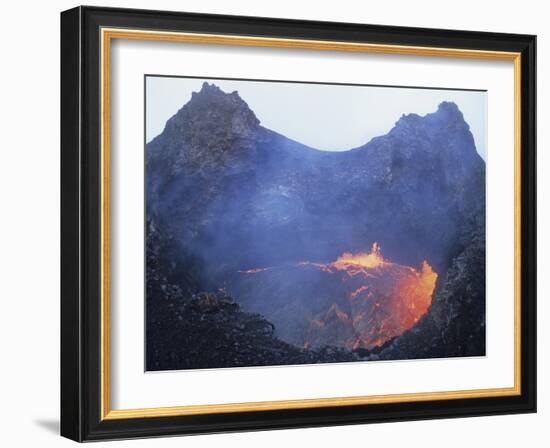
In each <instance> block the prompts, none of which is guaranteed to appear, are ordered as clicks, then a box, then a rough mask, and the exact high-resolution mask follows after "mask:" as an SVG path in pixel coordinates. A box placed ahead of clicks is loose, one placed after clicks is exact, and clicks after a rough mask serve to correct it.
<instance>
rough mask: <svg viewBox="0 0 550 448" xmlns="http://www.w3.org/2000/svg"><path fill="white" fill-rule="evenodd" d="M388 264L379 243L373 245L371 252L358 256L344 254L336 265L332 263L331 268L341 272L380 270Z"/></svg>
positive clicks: (361, 253) (358, 254)
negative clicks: (379, 268)
mask: <svg viewBox="0 0 550 448" xmlns="http://www.w3.org/2000/svg"><path fill="white" fill-rule="evenodd" d="M386 264H387V261H386V260H384V257H382V255H381V254H380V246H379V245H378V243H373V245H372V249H371V251H370V252H368V253H365V252H359V253H357V254H352V253H349V252H344V253H343V254H342V255H341V256H339V257H338V258H337V259H336V261H335V262H334V263H331V264H330V266H332V267H334V268H335V269H338V270H340V271H348V270H353V269H354V268H357V269H362V268H367V269H372V268H378V267H380V266H384V265H386Z"/></svg>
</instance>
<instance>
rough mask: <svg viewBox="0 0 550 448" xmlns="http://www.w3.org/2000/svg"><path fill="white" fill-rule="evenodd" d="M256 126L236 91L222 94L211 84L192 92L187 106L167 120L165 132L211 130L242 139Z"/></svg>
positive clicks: (222, 92) (253, 115) (252, 115)
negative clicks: (238, 136) (212, 128)
mask: <svg viewBox="0 0 550 448" xmlns="http://www.w3.org/2000/svg"><path fill="white" fill-rule="evenodd" d="M259 124H260V120H258V118H257V117H256V115H255V114H254V112H253V111H252V110H251V109H250V107H248V104H247V103H246V102H245V101H244V100H243V99H242V98H241V97H240V95H239V93H238V92H237V91H234V92H232V93H225V92H224V91H223V90H222V89H220V88H219V87H218V86H217V85H215V84H214V83H212V84H210V83H208V82H204V83H203V84H202V87H201V90H200V91H198V92H193V93H192V95H191V99H190V100H189V102H188V103H187V104H185V105H184V106H183V107H182V108H181V109H180V110H179V111H178V112H177V113H176V114H175V115H174V116H173V117H172V118H170V120H168V123H167V126H166V129H167V130H168V131H173V130H180V131H182V130H183V131H185V132H197V131H199V130H200V129H205V128H207V127H209V126H215V127H217V128H218V129H226V130H227V131H231V132H232V133H234V134H236V135H242V136H244V135H246V134H247V133H248V131H250V130H253V129H256V128H257V127H258V126H259Z"/></svg>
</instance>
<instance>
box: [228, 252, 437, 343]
mask: <svg viewBox="0 0 550 448" xmlns="http://www.w3.org/2000/svg"><path fill="white" fill-rule="evenodd" d="M294 268H300V269H315V270H319V271H321V272H322V273H324V274H323V276H322V277H319V278H318V282H319V283H318V284H319V286H313V287H314V288H315V287H318V288H320V289H319V290H318V293H317V294H314V295H313V296H312V297H311V300H312V303H313V304H315V303H316V300H319V296H323V297H327V299H328V301H327V302H325V303H326V304H325V305H324V306H322V307H321V311H319V308H317V310H316V312H315V313H313V314H310V315H309V317H307V318H306V319H307V320H306V321H305V324H306V329H305V332H304V333H303V338H301V339H300V338H299V339H291V340H289V341H288V342H291V343H294V344H296V345H302V346H303V347H306V348H319V347H323V346H327V345H332V346H345V347H348V348H350V349H358V348H366V349H369V350H370V349H373V348H375V347H377V346H380V345H383V344H384V343H385V342H387V341H389V340H390V339H392V338H394V337H396V336H399V335H401V334H402V333H403V332H405V331H406V330H408V329H410V328H411V327H412V326H413V325H414V324H415V323H416V322H418V320H419V319H420V318H421V317H422V316H423V315H424V314H425V313H426V312H427V311H428V309H429V307H430V305H431V303H432V296H433V292H434V289H435V285H436V281H437V273H436V272H435V271H434V270H433V269H432V267H431V266H430V264H429V263H428V262H427V261H423V263H422V265H421V267H420V268H419V269H418V268H414V267H411V266H406V265H403V264H399V263H395V262H393V261H391V260H389V259H387V258H385V257H384V256H383V255H382V251H381V248H380V245H379V244H378V243H376V242H375V243H373V245H372V248H371V250H370V252H358V253H351V252H345V253H343V254H342V255H340V256H339V257H337V258H336V260H335V261H333V262H330V263H319V262H311V261H302V262H299V263H297V264H294V265H286V269H294ZM270 269H275V268H274V267H268V268H255V269H247V270H242V271H239V272H240V273H244V274H257V273H261V272H265V271H267V270H270ZM283 272H284V271H283ZM325 274H326V275H325ZM335 281H336V282H338V284H339V285H341V286H339V287H338V288H337V289H336V291H337V292H336V293H335V295H333V296H326V295H324V294H323V288H325V287H326V286H327V285H334V282H335ZM295 286H296V288H298V289H297V290H296V292H295V294H298V295H299V294H300V292H299V290H300V285H299V284H297V285H295ZM323 300H325V299H323ZM317 303H318V302H317ZM306 306H307V305H306ZM315 306H318V305H315ZM304 317H305V316H304Z"/></svg>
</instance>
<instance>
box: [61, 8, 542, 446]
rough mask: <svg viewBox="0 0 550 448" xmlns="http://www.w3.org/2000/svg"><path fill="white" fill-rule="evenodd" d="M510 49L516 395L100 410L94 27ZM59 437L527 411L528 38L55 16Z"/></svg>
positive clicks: (191, 18)
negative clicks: (517, 244) (514, 85)
mask: <svg viewBox="0 0 550 448" xmlns="http://www.w3.org/2000/svg"><path fill="white" fill-rule="evenodd" d="M102 27H110V28H118V27H120V28H130V29H134V28H139V29H146V30H147V29H149V30H150V29H155V30H162V31H180V32H198V33H208V34H233V35H247V36H255V37H275V38H290V39H306V40H307V39H313V40H331V41H342V42H347V41H352V42H364V43H378V44H390V45H405V46H420V47H439V48H461V49H472V50H487V51H507V52H518V53H521V154H520V157H521V317H520V320H521V353H522V356H521V363H520V367H521V395H517V396H502V397H489V398H470V399H453V400H437V401H424V402H411V403H391V404H369V405H355V406H337V407H336V406H335V407H324V408H310V409H289V410H278V411H254V412H235V413H225V414H224V413H220V414H208V415H188V416H172V417H151V418H131V419H117V420H114V419H113V420H109V419H107V420H101V372H100V368H101V360H100V354H101V344H100V335H101V319H100V318H101V312H100V310H101V284H100V279H101V271H100V268H101V266H100V262H101V252H100V236H101V196H100V194H101V184H100V170H101V165H100V155H101V151H100V147H101V145H100V132H101V122H100V104H101V83H100V76H101V73H100V67H101V59H100V49H101V48H100V44H101V42H100V28H102ZM60 37H61V435H63V436H65V437H68V438H70V439H73V440H76V441H92V440H105V439H123V438H142V437H154V436H163V435H183V434H200V433H213V432H232V431H251V430H265V429H282V428H298V427H316V426H332V425H342V424H361V423H374V422H387V421H403V420H419V419H435V418H451V417H467V416H480V415H498V414H511V413H528V412H536V374H537V372H536V370H537V369H536V334H537V330H536V323H537V322H536V299H537V296H536V268H537V257H536V36H532V35H519V34H504V33H487V32H473V31H457V30H440V29H424V28H407V27H392V26H381V25H362V24H351V23H334V22H315V21H302V20H284V19H272V18H257V17H242V16H223V15H210V14H195V13H180V12H168V11H146V10H135V9H119V8H100V7H83V6H81V7H77V8H74V9H71V10H68V11H65V12H63V13H62V14H61V35H60Z"/></svg>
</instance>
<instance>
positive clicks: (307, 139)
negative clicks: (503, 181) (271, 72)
mask: <svg viewBox="0 0 550 448" xmlns="http://www.w3.org/2000/svg"><path fill="white" fill-rule="evenodd" d="M204 81H207V82H209V83H213V84H215V85H217V86H218V87H220V88H221V89H222V90H223V91H224V92H227V93H231V92H233V91H235V90H236V91H238V92H239V95H240V96H241V98H242V99H243V100H244V101H246V102H247V103H248V105H249V107H250V108H251V109H252V110H253V111H254V113H255V114H256V116H257V117H258V119H259V120H260V122H261V124H262V126H264V127H266V128H269V129H272V130H273V131H276V132H279V133H281V134H283V135H285V136H286V137H289V138H291V139H293V140H296V141H298V142H300V143H303V144H305V145H308V146H311V147H313V148H317V149H320V150H325V151H345V150H348V149H352V148H356V147H358V146H361V145H363V144H365V143H367V142H368V141H369V140H371V139H372V138H373V137H376V136H379V135H384V134H386V133H387V132H389V131H390V130H391V128H392V127H393V126H394V124H395V122H396V121H397V120H399V118H400V117H401V115H403V114H408V113H416V114H419V115H425V114H427V113H431V112H434V111H435V110H437V106H438V105H439V103H441V102H442V101H454V102H455V103H456V104H457V105H458V107H459V108H460V110H461V111H462V113H463V114H464V118H465V120H466V122H467V123H468V124H469V125H470V130H471V131H472V134H473V136H474V140H475V143H476V147H477V150H478V153H479V154H480V155H481V156H482V157H483V159H484V160H486V159H487V156H486V153H487V142H486V138H487V136H486V126H487V94H486V92H477V91H476V92H472V91H460V90H434V89H411V88H391V87H372V86H345V85H327V84H302V83H283V82H269V81H233V80H231V81H228V80H216V79H191V78H175V77H174V78H172V77H170V78H168V77H151V76H147V77H146V83H147V84H146V96H147V112H146V114H147V116H146V141H147V142H149V141H151V140H152V139H153V138H154V137H156V136H157V135H158V134H160V133H161V132H162V130H163V129H164V125H165V123H166V121H167V120H168V119H169V118H170V117H171V116H172V115H174V114H175V113H176V112H177V111H178V110H179V109H180V108H181V107H182V106H183V105H184V104H185V103H187V102H188V101H189V100H190V99H191V93H192V92H197V91H199V90H200V89H201V86H202V83H203V82H204Z"/></svg>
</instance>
